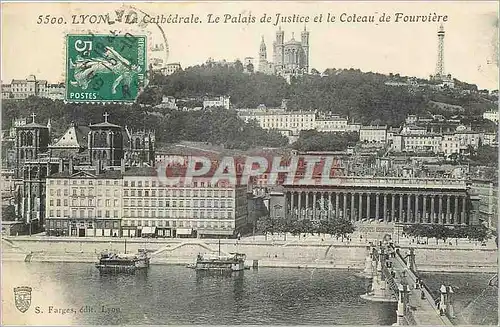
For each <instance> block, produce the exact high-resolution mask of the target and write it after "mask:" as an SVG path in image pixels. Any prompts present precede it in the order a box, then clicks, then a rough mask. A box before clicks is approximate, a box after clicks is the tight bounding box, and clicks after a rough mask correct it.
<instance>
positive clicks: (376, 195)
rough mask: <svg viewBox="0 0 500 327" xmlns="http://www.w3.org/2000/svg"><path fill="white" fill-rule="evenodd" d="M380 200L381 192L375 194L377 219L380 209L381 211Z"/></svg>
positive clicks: (376, 218)
mask: <svg viewBox="0 0 500 327" xmlns="http://www.w3.org/2000/svg"><path fill="white" fill-rule="evenodd" d="M379 200H380V193H377V194H375V220H377V221H378V217H379V211H380V207H379V204H378V203H379Z"/></svg>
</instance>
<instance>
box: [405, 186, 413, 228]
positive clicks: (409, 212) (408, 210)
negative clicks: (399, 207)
mask: <svg viewBox="0 0 500 327" xmlns="http://www.w3.org/2000/svg"><path fill="white" fill-rule="evenodd" d="M411 216H412V210H411V194H409V193H408V194H407V195H406V221H407V222H411Z"/></svg>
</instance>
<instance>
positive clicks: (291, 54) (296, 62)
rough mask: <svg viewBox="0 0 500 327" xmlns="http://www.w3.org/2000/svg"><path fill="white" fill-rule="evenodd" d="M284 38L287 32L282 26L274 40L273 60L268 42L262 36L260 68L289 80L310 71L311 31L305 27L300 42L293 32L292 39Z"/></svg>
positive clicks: (261, 70)
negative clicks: (267, 45) (268, 48)
mask: <svg viewBox="0 0 500 327" xmlns="http://www.w3.org/2000/svg"><path fill="white" fill-rule="evenodd" d="M284 39H285V33H284V32H283V31H282V30H281V27H280V28H279V29H278V31H277V32H276V39H275V41H274V42H273V61H269V60H268V59H267V47H266V43H265V41H264V37H262V41H261V43H260V49H259V65H258V70H259V71H260V72H262V73H264V74H272V75H279V76H283V77H284V78H286V79H287V80H289V79H290V77H291V76H300V75H303V74H307V73H308V72H309V32H308V31H307V30H306V28H305V27H304V30H303V31H302V32H301V33H300V42H299V41H297V40H295V37H294V34H293V33H292V38H291V39H290V40H288V41H286V42H285V41H284Z"/></svg>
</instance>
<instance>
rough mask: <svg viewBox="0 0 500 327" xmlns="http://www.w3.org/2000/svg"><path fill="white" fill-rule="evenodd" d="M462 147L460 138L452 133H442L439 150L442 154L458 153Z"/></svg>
mask: <svg viewBox="0 0 500 327" xmlns="http://www.w3.org/2000/svg"><path fill="white" fill-rule="evenodd" d="M461 149H462V147H461V146H460V140H459V139H458V137H457V136H456V135H455V134H453V133H445V134H443V138H442V141H441V147H440V150H441V152H442V153H444V155H446V156H449V155H450V154H452V153H460V150H461Z"/></svg>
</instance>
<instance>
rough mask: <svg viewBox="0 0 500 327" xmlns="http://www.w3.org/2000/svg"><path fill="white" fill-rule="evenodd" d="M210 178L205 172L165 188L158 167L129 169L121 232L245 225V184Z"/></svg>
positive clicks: (222, 230) (202, 231)
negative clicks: (216, 181) (216, 180)
mask: <svg viewBox="0 0 500 327" xmlns="http://www.w3.org/2000/svg"><path fill="white" fill-rule="evenodd" d="M212 182H213V181H212V178H211V177H210V176H207V177H198V178H193V180H192V181H191V182H190V183H187V184H185V183H184V182H182V181H181V182H180V183H179V184H178V185H173V186H168V187H167V186H166V185H165V184H163V183H161V179H159V178H158V172H157V171H156V170H155V169H151V168H150V169H147V168H134V169H131V170H130V171H127V172H125V174H124V176H123V187H124V189H123V222H122V226H123V235H124V236H141V235H142V234H144V233H145V231H147V232H146V233H147V234H153V233H156V235H159V236H167V237H176V236H179V237H189V236H198V237H207V236H215V235H221V236H231V235H234V234H235V232H236V231H238V230H241V229H242V228H244V227H245V226H246V224H247V218H248V212H247V210H248V208H247V187H246V185H229V184H228V183H223V182H218V183H212Z"/></svg>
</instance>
